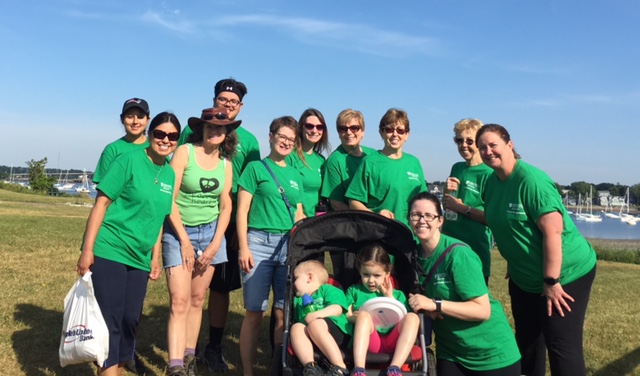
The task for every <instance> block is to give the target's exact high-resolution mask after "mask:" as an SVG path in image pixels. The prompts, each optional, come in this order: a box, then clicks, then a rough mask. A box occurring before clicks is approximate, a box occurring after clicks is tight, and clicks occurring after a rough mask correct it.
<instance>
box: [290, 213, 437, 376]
mask: <svg viewBox="0 0 640 376" xmlns="http://www.w3.org/2000/svg"><path fill="white" fill-rule="evenodd" d="M370 242H379V243H380V244H382V245H383V246H384V247H385V248H386V249H387V250H388V251H389V253H390V254H391V255H393V256H394V258H395V265H394V273H393V276H394V277H395V279H396V281H397V282H398V284H399V289H400V290H402V291H403V292H404V293H405V294H406V295H407V296H408V294H409V293H412V292H416V291H418V287H419V286H418V274H417V272H416V268H415V257H416V256H415V249H416V246H415V242H414V239H413V235H412V233H411V231H410V230H409V229H408V228H407V227H406V226H405V225H403V224H402V223H400V222H397V221H394V220H390V219H387V218H385V217H382V216H380V215H378V214H374V213H369V212H363V211H340V212H330V213H327V214H325V215H322V216H319V217H312V218H307V219H305V220H303V221H302V222H299V223H298V224H297V225H296V226H295V227H294V229H293V230H292V233H291V237H290V239H289V245H288V258H287V290H286V291H285V298H284V299H285V300H284V351H283V355H282V363H283V364H282V367H283V368H282V369H283V370H284V375H287V376H291V375H300V374H302V368H303V365H302V364H300V362H299V361H298V360H297V358H296V357H295V355H291V354H290V353H289V351H287V349H288V347H289V343H290V338H289V329H290V328H291V325H292V324H293V312H292V311H293V297H294V296H295V292H294V291H293V289H294V286H293V270H294V269H295V267H296V265H297V264H298V263H300V262H302V261H305V260H308V259H311V258H314V257H316V256H317V255H318V254H319V253H324V252H331V253H332V259H333V258H335V257H336V256H337V257H339V258H341V259H342V261H343V263H344V268H343V270H342V272H340V275H334V276H333V277H334V279H335V280H336V281H337V282H339V284H340V285H341V286H342V287H343V288H344V289H345V290H346V288H347V287H348V286H350V285H352V284H353V283H356V282H358V281H359V279H360V276H359V273H358V270H357V269H356V267H355V260H356V253H357V252H358V250H359V249H360V248H361V247H362V246H363V245H365V244H366V243H370ZM423 316H424V315H422V314H421V318H422V320H420V322H421V325H420V330H419V332H418V339H419V341H418V342H419V345H416V346H414V349H413V350H412V351H411V353H410V355H409V358H408V359H407V361H406V364H407V365H408V367H409V368H410V369H411V370H410V371H403V374H405V375H421V376H426V375H429V376H432V375H435V359H434V354H433V352H432V350H431V349H430V348H428V347H427V346H428V345H430V344H431V330H430V325H428V326H429V328H427V329H426V332H427V333H428V334H427V336H426V337H425V325H424V322H425V320H424V317H423ZM428 322H429V321H428V320H427V323H428ZM343 356H344V359H345V363H346V364H347V366H348V367H350V368H351V367H352V366H353V354H352V353H351V351H349V350H346V351H343ZM315 357H316V361H317V362H318V363H321V361H322V360H323V355H322V354H319V353H316V354H315ZM391 357H392V355H389V354H373V353H369V354H367V373H368V375H377V374H378V373H377V372H380V374H382V372H383V370H384V368H385V366H386V365H388V364H389V363H390V362H391Z"/></svg>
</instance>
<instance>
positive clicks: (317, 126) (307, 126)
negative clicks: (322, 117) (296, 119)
mask: <svg viewBox="0 0 640 376" xmlns="http://www.w3.org/2000/svg"><path fill="white" fill-rule="evenodd" d="M304 129H306V130H308V131H312V130H314V129H317V130H319V131H324V125H322V124H311V123H304Z"/></svg>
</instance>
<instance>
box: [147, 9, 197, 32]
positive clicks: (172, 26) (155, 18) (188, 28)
mask: <svg viewBox="0 0 640 376" xmlns="http://www.w3.org/2000/svg"><path fill="white" fill-rule="evenodd" d="M179 13H180V11H178V10H174V11H172V12H171V14H172V16H178V15H179ZM142 20H143V21H144V22H147V23H150V24H155V25H159V26H161V27H163V28H165V29H168V30H171V31H175V32H178V33H180V34H193V33H195V25H194V24H193V23H192V22H190V21H187V20H185V19H177V17H171V18H168V17H165V15H164V14H162V13H159V12H155V11H151V10H148V11H146V12H145V13H144V14H143V15H142Z"/></svg>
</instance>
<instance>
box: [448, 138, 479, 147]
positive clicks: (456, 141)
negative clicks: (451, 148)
mask: <svg viewBox="0 0 640 376" xmlns="http://www.w3.org/2000/svg"><path fill="white" fill-rule="evenodd" d="M453 142H455V143H456V144H458V146H460V145H462V143H465V144H467V145H469V146H471V145H473V144H474V143H475V141H474V140H473V139H472V138H467V139H464V138H462V137H454V138H453Z"/></svg>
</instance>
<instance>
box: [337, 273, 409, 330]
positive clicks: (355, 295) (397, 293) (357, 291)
mask: <svg viewBox="0 0 640 376" xmlns="http://www.w3.org/2000/svg"><path fill="white" fill-rule="evenodd" d="M346 295H347V307H349V306H353V307H351V311H354V312H355V311H357V310H359V309H360V307H361V306H362V305H363V304H364V303H365V302H366V301H367V300H369V299H373V298H378V297H381V296H384V294H383V293H381V292H379V291H369V288H368V287H367V286H365V285H363V284H362V283H358V284H355V285H353V286H351V287H349V288H348V289H347V294H346ZM393 298H394V299H395V300H397V301H399V302H400V303H402V304H404V305H405V307H406V308H407V312H411V307H409V306H408V305H407V297H406V296H405V295H404V293H403V292H402V291H401V290H396V289H393ZM376 330H377V331H378V333H380V334H381V335H385V334H387V333H389V332H390V331H391V330H393V327H391V328H376Z"/></svg>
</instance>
